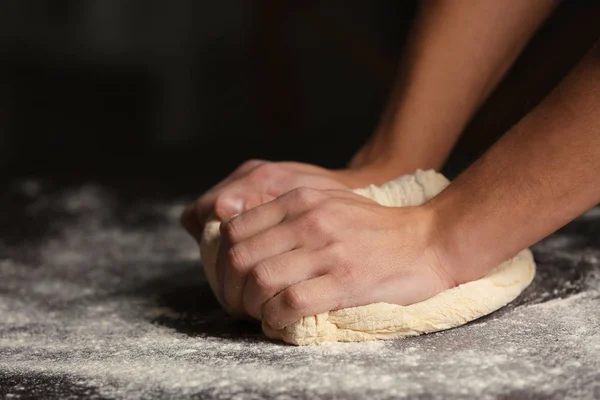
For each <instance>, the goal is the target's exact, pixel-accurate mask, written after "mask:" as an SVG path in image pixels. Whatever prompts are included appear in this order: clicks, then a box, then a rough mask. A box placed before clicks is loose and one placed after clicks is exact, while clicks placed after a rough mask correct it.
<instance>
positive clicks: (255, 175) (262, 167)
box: [249, 162, 277, 181]
mask: <svg viewBox="0 0 600 400" xmlns="http://www.w3.org/2000/svg"><path fill="white" fill-rule="evenodd" d="M276 173H277V165H276V164H274V163H271V162H266V163H262V164H258V165H257V166H256V167H254V169H252V171H251V172H250V174H249V177H250V178H251V179H254V180H258V181H262V180H265V179H270V178H272V177H273V176H274V175H275V174H276Z"/></svg>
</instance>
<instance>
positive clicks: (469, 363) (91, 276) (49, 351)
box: [0, 183, 600, 399]
mask: <svg viewBox="0 0 600 400" xmlns="http://www.w3.org/2000/svg"><path fill="white" fill-rule="evenodd" d="M29 186H31V185H29ZM15 187H16V188H18V187H19V186H18V185H17V186H15ZM35 187H39V188H41V189H39V193H38V192H37V191H36V190H33V189H31V188H29V189H27V191H28V193H31V195H30V196H31V198H33V199H34V200H33V201H32V202H31V203H30V204H28V205H27V206H26V207H24V209H26V210H27V211H26V212H25V213H24V214H23V216H22V219H23V220H24V221H25V220H33V219H39V218H44V217H45V216H48V215H53V216H54V217H55V219H54V220H53V222H52V224H51V226H50V227H49V229H48V233H47V234H45V235H43V236H41V237H39V238H37V239H35V240H30V241H22V242H19V243H8V242H6V243H5V242H3V241H2V240H0V277H1V279H0V397H2V396H4V397H6V398H15V399H18V398H20V397H21V396H23V395H24V394H26V393H29V392H28V391H27V390H30V389H28V388H31V387H32V386H35V387H38V390H41V392H39V393H54V394H55V395H56V394H58V395H57V396H58V397H68V395H70V394H72V393H76V394H78V395H80V396H83V397H87V398H116V399H124V398H128V399H129V398H133V399H136V398H139V399H152V398H167V397H171V398H186V397H187V398H191V397H192V396H194V397H196V398H197V397H214V398H223V399H225V398H264V397H269V398H280V399H286V398H292V397H294V396H296V397H307V398H317V399H318V398H331V397H337V398H356V399H359V398H361V399H362V398H370V399H387V398H402V397H407V398H408V397H410V398H415V397H419V396H421V397H425V398H428V397H443V398H465V397H466V398H482V399H487V398H489V399H492V398H497V397H499V396H503V397H505V398H519V397H527V398H565V397H578V398H589V399H592V398H598V397H600V372H599V371H600V334H599V333H598V332H600V319H599V318H598V309H599V307H600V291H599V289H598V288H599V287H600V278H599V274H600V266H599V265H598V262H597V260H598V258H600V243H599V242H598V240H600V239H596V238H598V237H600V236H599V235H590V233H594V232H596V231H595V229H596V228H595V226H600V213H598V212H597V211H594V212H593V213H592V215H591V216H590V215H586V216H585V217H584V218H582V219H581V220H578V221H576V223H575V224H572V225H570V226H567V227H565V228H564V229H563V230H561V231H560V232H558V233H557V234H555V235H554V236H552V237H550V238H549V239H547V240H545V241H544V242H542V243H540V244H538V245H536V246H535V247H534V248H533V249H534V252H535V255H536V259H537V260H539V263H538V277H536V279H535V280H534V283H533V284H532V286H531V287H530V288H529V289H527V290H526V291H525V292H524V293H523V294H522V296H521V297H519V298H518V299H517V301H516V303H514V304H513V305H511V306H509V307H508V308H507V309H504V310H500V311H498V312H496V313H494V314H491V315H490V316H488V317H485V318H483V319H481V320H478V321H475V322H474V323H471V324H468V325H465V326H463V327H460V328H457V329H453V330H449V331H446V332H443V333H440V334H432V335H426V336H422V337H418V338H409V339H403V340H399V341H394V342H374V343H356V344H330V345H324V346H319V347H316V348H304V347H302V348H298V347H294V346H288V345H284V344H279V343H272V342H269V341H267V340H265V339H264V338H263V336H262V335H261V333H260V330H259V329H258V327H254V326H250V325H239V324H237V323H235V322H233V321H231V320H230V319H228V318H227V317H226V316H225V315H224V314H223V313H222V312H221V311H220V310H219V308H218V305H217V304H216V303H215V302H214V301H213V300H212V298H211V295H210V293H209V288H208V286H207V285H206V283H205V282H204V281H203V278H202V276H201V273H200V270H201V268H200V267H199V266H198V265H197V264H196V261H195V260H196V259H197V257H198V249H197V247H196V244H195V243H194V242H193V240H191V239H190V238H188V237H187V236H186V234H185V233H184V232H183V231H182V230H181V229H180V228H179V226H178V216H179V212H180V211H181V209H182V205H183V203H184V202H183V201H177V202H170V203H165V202H152V201H148V202H146V201H140V202H138V203H135V204H131V205H129V206H126V205H123V204H122V203H121V202H120V201H119V200H118V198H119V197H118V196H117V195H116V194H114V193H112V192H110V191H108V190H106V189H105V188H102V187H99V186H93V185H87V186H83V187H79V188H75V189H72V190H67V191H58V192H56V193H48V192H46V191H45V190H46V189H45V188H46V185H45V184H43V183H38V184H37V185H36V186H35ZM14 190H17V189H14ZM28 196H29V195H28ZM566 282H569V284H566ZM39 397H48V396H47V395H46V396H44V395H40V396H39Z"/></svg>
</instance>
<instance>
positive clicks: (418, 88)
mask: <svg viewBox="0 0 600 400" xmlns="http://www.w3.org/2000/svg"><path fill="white" fill-rule="evenodd" d="M557 3H558V2H557V1H554V0H533V1H521V0H508V1H475V2H473V1H455V0H451V1H448V0H429V1H424V2H423V3H422V6H421V9H420V10H419V13H418V15H417V17H416V21H415V25H414V27H413V29H412V33H411V35H410V37H409V40H408V44H407V45H408V48H407V51H406V54H405V56H404V62H403V63H402V65H401V68H400V73H399V76H398V80H397V82H396V87H395V89H394V91H393V93H392V96H391V99H390V102H389V104H388V106H387V109H386V111H385V113H384V115H383V117H382V119H381V122H380V124H379V126H378V128H377V129H376V132H375V134H374V136H373V137H372V138H371V140H370V141H369V143H367V144H366V145H365V146H364V147H363V148H362V149H361V150H360V151H359V153H358V154H357V155H356V156H355V157H354V159H353V160H352V162H351V163H350V166H351V167H353V168H357V169H358V171H359V172H363V174H366V175H367V176H368V179H369V180H371V181H372V182H373V183H383V182H385V181H387V180H389V179H392V178H395V177H396V176H398V175H401V174H403V173H412V172H414V170H415V169H416V168H422V169H426V168H434V169H439V168H441V166H442V165H443V163H444V161H445V160H446V158H447V157H448V155H449V153H450V151H451V149H452V147H453V146H454V144H455V143H456V141H457V140H458V137H459V135H460V133H461V132H462V130H463V129H464V127H465V125H466V124H467V123H468V121H469V120H470V118H471V117H472V116H473V115H474V113H475V112H476V110H477V108H478V107H479V106H480V105H481V104H482V103H483V101H484V100H485V99H486V97H487V96H488V95H489V94H490V92H491V91H492V90H493V89H494V87H495V86H496V84H497V83H498V82H499V81H500V80H501V78H502V77H503V76H504V74H505V73H506V71H507V70H508V69H509V67H510V66H511V65H512V64H513V62H514V61H515V59H516V58H517V56H518V55H519V53H520V52H521V50H522V49H523V48H524V47H525V45H526V43H527V41H528V40H529V39H530V38H531V37H532V36H533V33H534V32H535V31H536V30H537V28H538V27H539V26H540V25H541V24H542V23H543V21H545V20H546V18H547V17H548V16H549V14H550V13H551V11H552V10H553V9H554V7H555V6H556V5H557Z"/></svg>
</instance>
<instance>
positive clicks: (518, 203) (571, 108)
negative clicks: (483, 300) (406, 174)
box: [428, 43, 600, 282]
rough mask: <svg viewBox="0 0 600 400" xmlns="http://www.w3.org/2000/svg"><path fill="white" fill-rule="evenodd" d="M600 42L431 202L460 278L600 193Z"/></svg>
mask: <svg viewBox="0 0 600 400" xmlns="http://www.w3.org/2000/svg"><path fill="white" fill-rule="evenodd" d="M599 172H600V43H596V45H595V47H594V48H593V49H592V50H590V51H589V52H588V54H587V55H586V56H585V57H584V59H583V60H582V61H581V62H580V63H579V64H578V65H577V66H576V68H575V69H574V70H573V71H572V72H571V73H570V74H569V75H568V76H567V77H566V78H565V79H564V80H563V82H562V83H561V84H560V85H559V86H558V87H557V88H555V90H554V91H553V92H552V93H551V94H550V95H549V96H548V97H547V98H546V99H545V100H544V102H543V103H542V104H540V105H539V106H538V107H537V108H536V109H535V110H534V111H533V112H531V113H530V114H529V115H528V116H527V117H525V118H524V119H523V120H522V121H521V122H519V123H518V124H517V125H515V126H514V127H513V128H512V129H511V130H510V131H509V132H508V133H507V134H506V135H505V136H504V137H503V138H502V139H501V140H500V141H498V143H496V145H495V146H494V147H492V148H491V149H490V150H489V151H488V153H487V154H485V155H484V156H483V157H482V158H481V159H480V160H479V161H477V162H476V163H475V164H474V165H472V166H471V167H470V168H469V169H468V170H467V171H465V172H464V173H463V175H461V176H460V177H459V178H457V180H456V181H455V182H454V183H453V184H452V185H450V187H449V188H448V189H447V190H446V191H444V192H443V193H442V194H441V195H440V196H438V197H437V198H435V199H433V200H432V201H431V202H430V203H428V206H429V207H431V209H432V210H434V211H435V213H436V215H438V220H439V221H440V225H439V231H440V235H441V237H442V238H443V239H442V243H443V250H442V252H443V253H445V254H446V256H447V259H448V260H453V262H451V263H450V265H454V266H455V267H454V271H453V275H454V276H455V277H457V280H458V281H459V282H464V281H468V280H472V279H475V278H477V277H479V276H481V275H482V274H484V273H485V272H487V270H489V269H490V268H493V266H495V265H498V264H499V263H500V261H502V260H503V259H506V258H508V257H511V256H512V255H514V254H515V253H516V252H517V251H519V250H521V249H523V248H525V247H527V246H529V245H531V244H533V243H535V242H537V241H538V240H540V239H542V238H543V237H545V236H546V235H548V234H550V233H552V232H553V231H555V230H556V229H558V228H560V227H561V226H563V225H564V224H566V223H567V222H569V221H570V220H572V219H573V218H575V217H577V216H578V215H580V214H582V213H583V212H585V211H586V210H587V209H589V208H591V207H592V206H594V205H595V204H596V203H598V202H599V201H600V179H599V178H598V173H599Z"/></svg>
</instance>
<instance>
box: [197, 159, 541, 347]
mask: <svg viewBox="0 0 600 400" xmlns="http://www.w3.org/2000/svg"><path fill="white" fill-rule="evenodd" d="M448 184H449V182H448V180H447V179H446V178H445V177H444V176H443V175H441V174H439V173H437V172H435V171H432V170H429V171H421V170H418V171H417V172H416V173H415V174H413V175H405V176H402V177H400V178H398V179H395V180H393V181H390V182H388V183H386V184H384V185H383V186H381V187H377V186H374V185H371V186H368V187H366V188H362V189H356V190H354V192H355V193H358V194H360V195H363V196H366V197H369V198H371V199H373V200H375V201H377V202H378V203H380V204H382V205H385V206H395V207H406V206H416V205H419V204H422V203H424V202H426V201H427V200H429V199H430V198H432V197H434V196H435V195H437V194H438V193H439V192H441V191H442V190H444V188H445V187H446V186H447V185H448ZM219 225H220V222H219V221H217V220H214V219H212V220H211V221H209V222H208V223H207V225H206V228H205V230H204V235H203V238H202V241H201V254H202V260H203V264H204V271H205V274H206V277H207V279H208V282H209V284H210V286H211V289H212V290H213V292H215V290H216V282H217V280H216V271H215V262H216V257H217V249H218V247H219V236H220V233H219ZM534 275H535V262H534V260H533V255H532V253H531V251H529V249H525V250H523V251H521V252H520V253H518V254H517V255H516V256H515V257H513V258H512V259H510V260H508V261H505V262H504V263H502V264H501V265H500V266H498V267H497V268H495V269H494V270H493V271H491V272H490V273H489V274H487V275H486V276H484V277H483V278H481V279H478V280H476V281H473V282H468V283H465V284H463V285H460V286H457V287H455V288H452V289H449V290H446V291H444V292H442V293H439V294H437V295H436V296H433V297H431V298H429V299H427V300H425V301H422V302H420V303H415V304H411V305H409V306H399V305H395V304H387V303H376V304H370V305H366V306H360V307H353V308H346V309H343V310H338V311H330V312H328V313H323V314H319V315H315V316H311V317H304V318H302V320H300V321H298V322H295V323H293V324H291V325H289V326H287V327H286V328H284V329H282V330H277V331H275V330H272V329H270V328H269V327H268V326H267V325H265V324H263V332H264V333H265V335H267V336H268V337H269V338H272V339H281V340H284V341H286V342H288V343H292V344H296V345H310V344H319V343H324V342H360V341H367V340H378V339H397V338H403V337H408V336H417V335H421V334H423V333H430V332H436V331H441V330H444V329H449V328H454V327H456V326H460V325H463V324H465V323H467V322H469V321H472V320H474V319H477V318H479V317H482V316H484V315H486V314H489V313H491V312H492V311H495V310H497V309H499V308H501V307H502V306H504V305H506V304H508V303H509V302H511V301H513V300H514V299H515V298H516V297H517V296H518V295H519V294H520V293H521V292H522V291H523V289H525V288H526V287H527V286H528V285H529V284H530V283H531V281H532V280H533V277H534ZM221 305H223V304H222V303H221ZM225 309H227V308H226V307H225Z"/></svg>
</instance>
